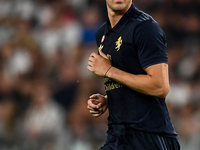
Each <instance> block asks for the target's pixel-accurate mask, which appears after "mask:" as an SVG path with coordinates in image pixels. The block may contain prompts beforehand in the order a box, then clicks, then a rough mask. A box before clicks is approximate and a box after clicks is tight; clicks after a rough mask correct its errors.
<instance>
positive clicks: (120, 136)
mask: <svg viewBox="0 0 200 150" xmlns="http://www.w3.org/2000/svg"><path fill="white" fill-rule="evenodd" d="M100 150H180V145H179V143H178V140H177V138H169V137H165V136H160V135H156V134H151V133H147V132H142V131H137V130H131V131H115V130H113V129H109V130H108V136H107V140H106V143H105V145H104V146H103V147H101V148H100Z"/></svg>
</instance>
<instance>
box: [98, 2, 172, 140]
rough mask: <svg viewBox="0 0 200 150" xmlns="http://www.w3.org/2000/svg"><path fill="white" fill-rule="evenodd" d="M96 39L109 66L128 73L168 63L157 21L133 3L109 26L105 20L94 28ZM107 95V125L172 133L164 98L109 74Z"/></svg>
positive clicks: (163, 38)
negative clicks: (139, 90)
mask: <svg viewBox="0 0 200 150" xmlns="http://www.w3.org/2000/svg"><path fill="white" fill-rule="evenodd" d="M96 41H97V46H98V47H99V50H102V51H103V52H104V53H105V54H106V55H107V57H108V58H109V59H110V60H111V63H112V66H114V67H116V68H118V69H121V70H123V71H126V72H129V73H132V74H135V75H137V74H146V72H145V68H147V67H149V66H151V65H154V64H158V63H168V58H167V53H166V38H165V35H164V32H163V30H162V29H161V27H160V26H159V24H158V23H157V22H156V21H155V20H154V19H153V18H152V17H151V16H150V15H148V14H146V13H144V12H142V11H140V10H138V9H137V8H136V7H135V6H134V5H132V6H131V8H130V9H129V10H128V11H127V12H126V14H124V16H123V17H122V18H121V20H120V21H119V22H118V23H117V25H115V26H114V27H113V28H111V27H110V22H109V20H107V22H105V23H104V24H103V25H102V26H101V27H100V28H99V30H98V31H97V33H96ZM104 85H105V90H106V93H107V96H108V108H109V117H108V125H109V126H110V125H119V124H128V125H129V126H131V128H133V129H136V130H141V131H145V132H151V133H157V134H161V135H164V136H169V137H176V132H175V131H174V127H173V125H172V122H171V119H170V116H169V112H168V109H167V106H166V103H165V99H161V98H157V97H153V96H149V95H145V94H142V93H139V92H136V91H134V90H132V89H130V88H128V87H126V86H125V85H122V84H120V83H118V82H116V81H114V80H112V79H110V78H104Z"/></svg>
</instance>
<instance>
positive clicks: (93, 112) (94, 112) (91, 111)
mask: <svg viewBox="0 0 200 150" xmlns="http://www.w3.org/2000/svg"><path fill="white" fill-rule="evenodd" d="M89 112H90V113H91V114H100V111H97V110H96V111H95V110H90V111H89Z"/></svg>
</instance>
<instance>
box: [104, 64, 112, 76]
mask: <svg viewBox="0 0 200 150" xmlns="http://www.w3.org/2000/svg"><path fill="white" fill-rule="evenodd" d="M111 68H112V66H110V67H109V68H108V69H107V71H106V72H105V74H104V77H107V74H108V72H109V71H110V69H111Z"/></svg>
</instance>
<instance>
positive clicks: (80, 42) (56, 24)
mask: <svg viewBox="0 0 200 150" xmlns="http://www.w3.org/2000/svg"><path fill="white" fill-rule="evenodd" d="M134 3H135V5H136V6H137V7H138V8H140V9H142V10H143V11H145V12H147V13H150V14H151V15H152V16H153V17H154V18H155V20H156V21H157V22H159V24H160V25H161V26H162V28H163V29H164V31H165V33H166V35H167V41H168V50H167V52H168V57H169V71H170V84H171V91H170V93H169V95H168V96H167V104H168V106H169V110H170V114H171V117H172V121H173V123H174V126H175V128H176V131H177V132H178V138H179V141H180V144H181V147H182V150H200V142H199V141H200V123H199V122H200V1H199V0H134ZM105 8H106V7H105V0H0V150H96V149H98V148H99V147H100V146H101V145H102V144H103V143H104V140H105V137H106V130H107V126H106V122H107V120H106V119H107V115H108V114H107V113H106V114H104V115H103V116H102V117H100V118H93V117H92V116H91V115H90V114H89V112H88V110H87V108H86V105H87V104H86V101H87V100H88V97H89V96H90V95H91V94H92V93H95V92H100V93H102V94H105V92H104V87H103V83H102V78H100V77H96V76H94V75H93V74H92V73H90V72H89V71H88V70H87V69H86V66H87V59H88V56H89V54H90V53H91V52H92V51H97V48H96V44H95V36H94V34H95V32H96V30H97V29H98V27H99V26H100V25H101V23H102V22H103V21H104V20H105V18H106V11H105Z"/></svg>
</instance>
